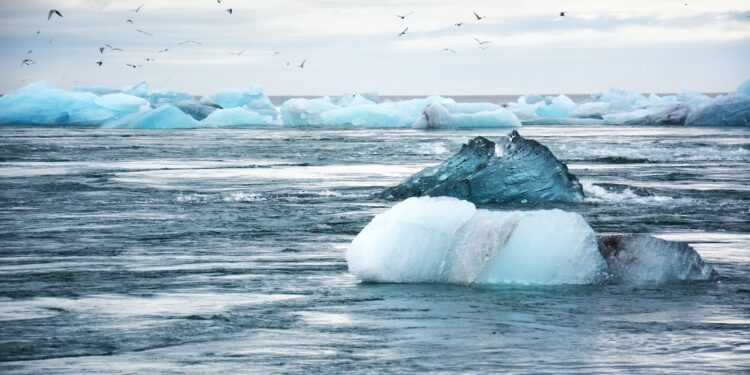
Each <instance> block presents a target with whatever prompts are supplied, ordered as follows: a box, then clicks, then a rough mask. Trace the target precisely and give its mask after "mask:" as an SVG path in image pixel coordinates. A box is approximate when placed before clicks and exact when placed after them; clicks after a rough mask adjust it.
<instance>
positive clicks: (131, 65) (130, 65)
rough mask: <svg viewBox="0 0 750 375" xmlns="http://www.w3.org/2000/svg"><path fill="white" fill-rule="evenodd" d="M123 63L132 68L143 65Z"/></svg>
mask: <svg viewBox="0 0 750 375" xmlns="http://www.w3.org/2000/svg"><path fill="white" fill-rule="evenodd" d="M125 65H127V66H129V67H131V68H133V69H135V68H140V67H142V66H143V65H133V64H125Z"/></svg>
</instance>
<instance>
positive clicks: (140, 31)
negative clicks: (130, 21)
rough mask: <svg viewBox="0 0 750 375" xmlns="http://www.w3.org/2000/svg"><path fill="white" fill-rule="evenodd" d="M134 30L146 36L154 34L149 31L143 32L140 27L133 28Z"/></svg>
mask: <svg viewBox="0 0 750 375" xmlns="http://www.w3.org/2000/svg"><path fill="white" fill-rule="evenodd" d="M135 31H137V32H139V33H141V34H146V35H148V36H154V34H151V33H147V32H145V31H143V30H141V29H135Z"/></svg>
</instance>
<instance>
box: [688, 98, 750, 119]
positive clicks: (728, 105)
mask: <svg viewBox="0 0 750 375" xmlns="http://www.w3.org/2000/svg"><path fill="white" fill-rule="evenodd" d="M685 125H688V126H750V96H747V95H743V94H740V93H733V94H730V95H724V96H720V97H717V98H715V99H713V100H712V101H710V102H708V103H706V104H705V105H703V106H702V107H700V108H699V109H697V110H694V111H692V112H690V115H689V116H688V117H687V121H686V122H685Z"/></svg>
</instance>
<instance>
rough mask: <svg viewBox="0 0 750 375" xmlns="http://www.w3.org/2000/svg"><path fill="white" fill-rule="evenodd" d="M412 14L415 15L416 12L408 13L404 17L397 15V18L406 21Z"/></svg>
mask: <svg viewBox="0 0 750 375" xmlns="http://www.w3.org/2000/svg"><path fill="white" fill-rule="evenodd" d="M412 14H414V12H409V13H406V14H404V15H403V16H402V15H399V14H397V15H396V17H398V18H401V19H402V20H405V19H406V17H409V16H411V15H412Z"/></svg>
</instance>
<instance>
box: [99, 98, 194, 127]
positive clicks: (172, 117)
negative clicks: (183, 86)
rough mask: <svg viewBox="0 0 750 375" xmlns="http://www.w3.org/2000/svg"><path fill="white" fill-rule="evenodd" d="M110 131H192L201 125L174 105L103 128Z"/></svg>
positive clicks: (112, 122) (129, 117)
mask: <svg viewBox="0 0 750 375" xmlns="http://www.w3.org/2000/svg"><path fill="white" fill-rule="evenodd" d="M102 127H103V128H109V129H192V128H197V127H199V123H198V122H197V121H195V120H194V119H193V118H192V117H190V116H188V115H186V114H185V113H184V112H182V111H180V110H179V109H178V108H177V107H175V106H172V105H169V104H167V105H164V106H161V107H159V108H156V109H150V110H147V111H142V112H137V113H133V114H131V115H129V116H127V117H124V118H121V119H118V120H114V121H110V122H107V123H105V124H104V126H102Z"/></svg>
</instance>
